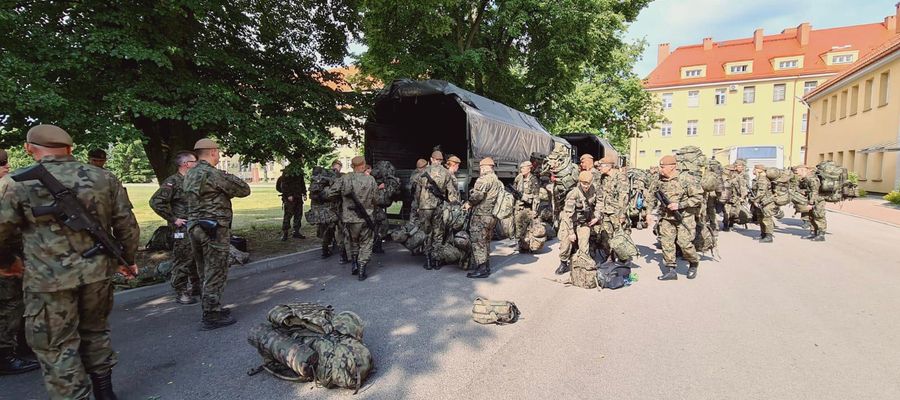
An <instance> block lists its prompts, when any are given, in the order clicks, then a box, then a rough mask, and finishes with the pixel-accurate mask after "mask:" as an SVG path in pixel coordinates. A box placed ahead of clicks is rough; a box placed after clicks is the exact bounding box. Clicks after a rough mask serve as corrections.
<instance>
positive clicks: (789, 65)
mask: <svg viewBox="0 0 900 400" xmlns="http://www.w3.org/2000/svg"><path fill="white" fill-rule="evenodd" d="M799 66H800V62H799V61H798V60H784V61H779V62H778V69H793V68H797V67H799Z"/></svg>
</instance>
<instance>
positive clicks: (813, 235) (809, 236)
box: [803, 231, 819, 239]
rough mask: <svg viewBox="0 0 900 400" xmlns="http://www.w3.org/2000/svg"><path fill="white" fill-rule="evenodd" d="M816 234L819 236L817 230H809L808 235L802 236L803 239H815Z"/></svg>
mask: <svg viewBox="0 0 900 400" xmlns="http://www.w3.org/2000/svg"><path fill="white" fill-rule="evenodd" d="M816 236H819V234H818V233H817V232H815V231H813V232H810V233H809V235H806V236H804V237H803V238H804V239H815V238H816Z"/></svg>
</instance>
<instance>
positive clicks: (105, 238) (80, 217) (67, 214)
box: [12, 164, 132, 266]
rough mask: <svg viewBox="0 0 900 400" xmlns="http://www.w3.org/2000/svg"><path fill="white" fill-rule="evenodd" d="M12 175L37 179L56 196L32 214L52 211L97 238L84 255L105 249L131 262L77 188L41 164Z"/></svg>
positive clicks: (71, 226)
mask: <svg viewBox="0 0 900 400" xmlns="http://www.w3.org/2000/svg"><path fill="white" fill-rule="evenodd" d="M12 179H13V180H14V181H16V182H25V181H38V182H40V183H41V185H42V186H44V188H45V189H47V190H48V191H49V192H50V194H51V195H52V196H53V204H51V205H49V206H36V207H32V209H31V213H32V215H34V216H35V217H42V216H44V215H52V216H53V217H54V218H55V219H56V220H57V221H58V222H61V223H63V224H64V225H66V226H68V227H69V229H71V230H73V231H85V232H87V234H88V235H90V236H91V237H92V238H93V239H94V246H93V247H91V248H90V249H87V250H85V251H84V252H83V253H81V256H82V257H84V258H91V257H93V256H95V255H97V254H99V253H106V254H108V255H110V256H112V257H113V258H115V259H116V261H118V262H119V264H120V265H124V266H129V265H131V264H132V263H130V262H128V261H126V260H125V256H124V255H123V254H122V248H121V247H120V246H119V245H118V244H117V243H115V242H114V241H113V239H112V238H111V237H109V231H107V230H106V229H105V228H103V225H100V222H99V221H97V219H96V218H94V216H93V215H91V213H90V212H88V211H87V210H86V209H85V208H84V205H82V204H81V202H80V201H78V198H77V197H76V196H75V192H73V191H72V190H71V189H69V188H67V187H65V186H63V184H62V183H60V182H59V180H57V179H56V177H55V176H53V175H52V174H51V173H50V171H47V168H45V167H44V166H43V165H42V164H36V165H33V166H30V167H27V168H23V169H21V170H19V171H17V172H16V173H14V174H12Z"/></svg>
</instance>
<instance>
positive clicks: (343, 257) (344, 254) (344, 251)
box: [338, 249, 350, 264]
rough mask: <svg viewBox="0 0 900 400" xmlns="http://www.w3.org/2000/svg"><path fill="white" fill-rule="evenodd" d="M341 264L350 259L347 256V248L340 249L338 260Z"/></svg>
mask: <svg viewBox="0 0 900 400" xmlns="http://www.w3.org/2000/svg"><path fill="white" fill-rule="evenodd" d="M338 262H339V263H341V264H346V263H349V262H350V259H349V258H347V249H341V261H338Z"/></svg>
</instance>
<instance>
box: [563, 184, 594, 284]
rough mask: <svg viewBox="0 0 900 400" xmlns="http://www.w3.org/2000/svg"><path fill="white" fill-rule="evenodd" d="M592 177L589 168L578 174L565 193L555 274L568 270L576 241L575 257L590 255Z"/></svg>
mask: <svg viewBox="0 0 900 400" xmlns="http://www.w3.org/2000/svg"><path fill="white" fill-rule="evenodd" d="M593 180H594V176H593V174H591V172H590V171H581V173H579V174H578V186H576V187H575V188H574V189H572V190H570V191H569V193H568V194H567V195H566V199H565V202H564V204H563V209H562V211H560V213H559V234H558V236H559V268H557V269H556V274H557V275H562V274H565V273H566V272H568V271H569V270H570V269H571V268H572V266H571V261H572V245H573V244H575V243H577V244H578V250H577V252H578V256H579V257H590V255H589V253H588V250H589V249H590V239H591V224H590V223H591V222H592V221H593V222H594V223H596V221H595V220H596V219H597V218H596V215H595V212H596V205H597V192H596V190H594V184H593Z"/></svg>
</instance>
